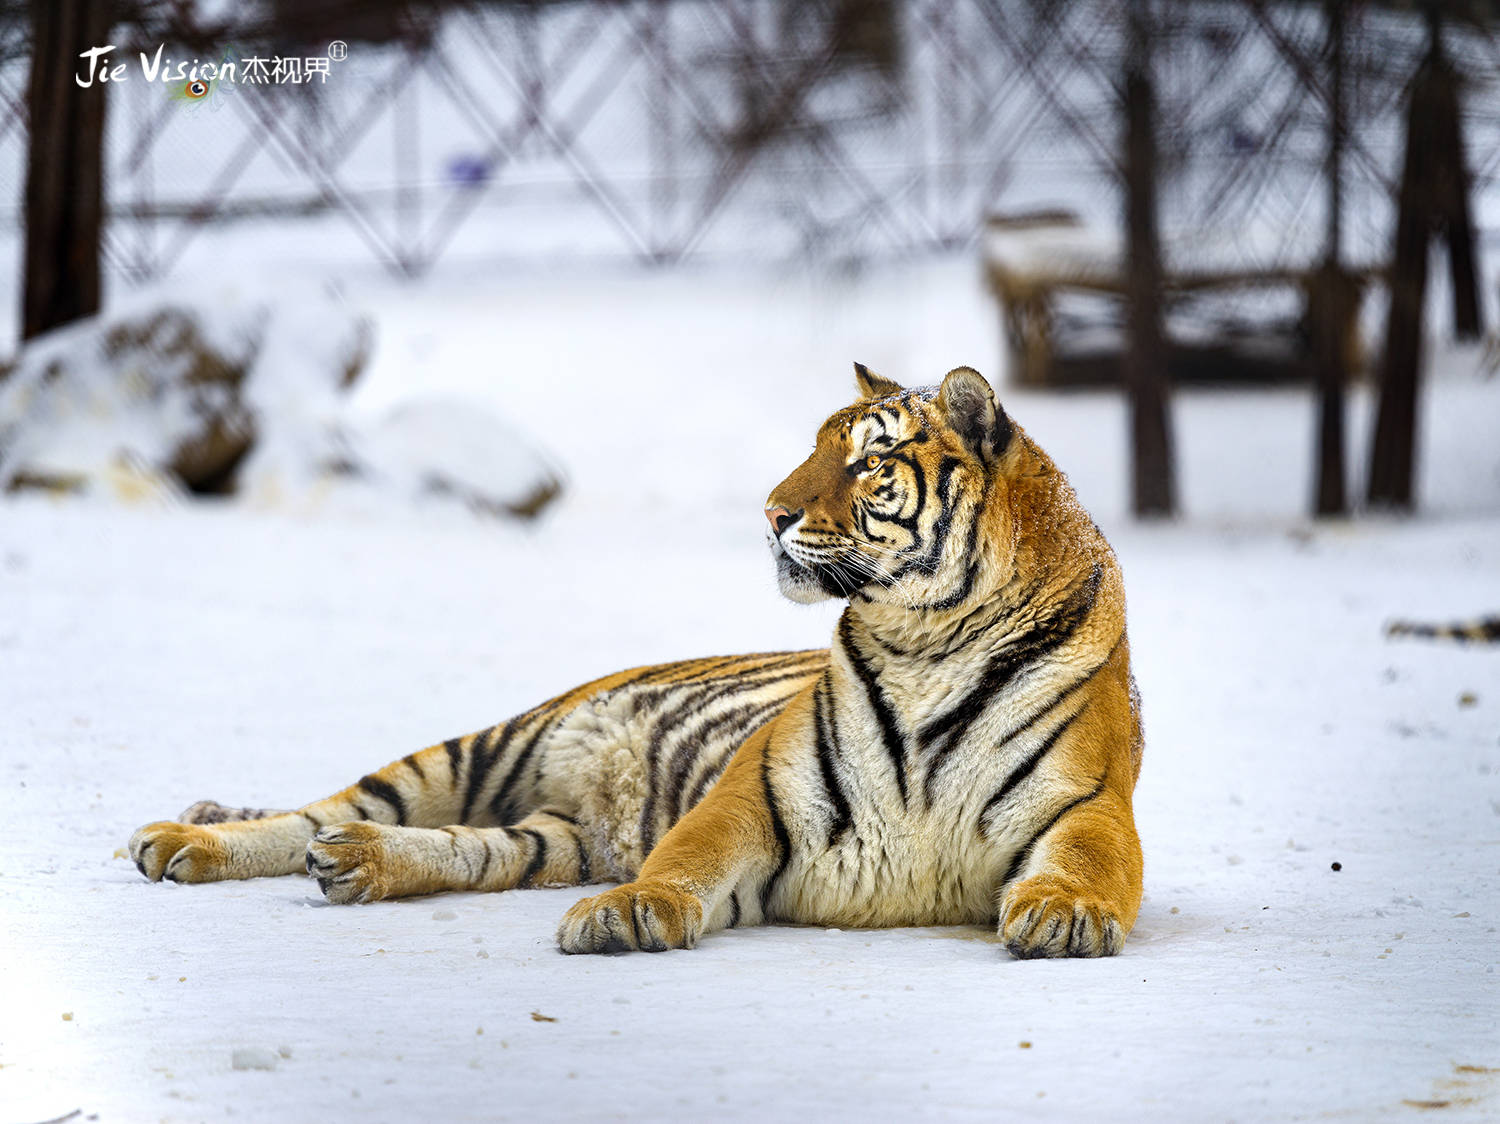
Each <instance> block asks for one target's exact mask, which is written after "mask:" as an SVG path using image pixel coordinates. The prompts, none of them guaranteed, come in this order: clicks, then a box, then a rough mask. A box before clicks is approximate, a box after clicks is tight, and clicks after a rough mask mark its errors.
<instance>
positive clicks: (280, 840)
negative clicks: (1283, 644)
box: [129, 364, 1144, 958]
mask: <svg viewBox="0 0 1500 1124" xmlns="http://www.w3.org/2000/svg"><path fill="white" fill-rule="evenodd" d="M855 377H856V383H857V387H858V394H859V397H858V399H857V400H856V401H855V402H854V404H853V405H851V406H849V407H847V408H845V409H842V410H840V411H838V412H837V413H835V414H834V415H833V416H832V417H830V418H828V420H827V421H825V422H824V423H823V424H822V426H821V427H820V428H819V429H818V432H817V437H816V441H815V444H814V447H813V451H812V453H811V454H810V455H809V456H808V458H807V459H806V461H805V462H803V463H802V464H801V465H800V466H799V467H798V468H797V469H796V470H795V471H793V472H792V474H791V475H790V476H788V477H787V478H786V479H785V480H783V481H782V482H781V483H780V484H778V485H777V486H776V487H775V489H773V490H772V492H771V494H770V497H769V499H768V501H767V503H766V506H765V516H766V520H767V524H768V525H767V527H766V530H765V533H766V538H767V544H768V546H769V549H770V553H771V555H772V557H773V559H774V562H775V568H776V578H777V584H778V586H779V589H780V591H781V592H782V593H783V594H784V595H785V596H786V597H788V598H790V599H791V600H793V601H796V602H804V603H811V602H817V601H823V600H828V599H835V600H837V601H841V602H844V603H845V605H844V608H843V609H842V611H841V613H840V615H839V617H838V622H837V625H836V627H835V628H834V631H833V636H832V638H831V641H830V644H829V647H828V648H826V649H816V650H810V651H792V652H777V653H761V654H756V655H742V656H721V657H715V658H710V659H698V660H688V661H684V662H678V663H668V664H661V665H655V666H649V667H640V668H636V669H633V670H629V671H623V672H619V673H617V674H613V675H608V676H606V677H604V678H602V679H598V680H595V681H594V682H591V683H588V684H586V685H584V686H582V687H578V688H576V689H575V690H572V691H569V692H567V693H565V694H562V695H559V696H557V697H556V698H553V699H551V700H549V701H547V702H544V703H542V704H541V705H540V706H537V707H535V708H534V709H532V710H528V711H526V712H525V713H523V714H520V715H517V716H515V717H513V718H510V719H509V720H507V721H504V722H501V723H498V724H496V725H494V726H490V727H488V728H486V729H483V730H480V731H478V732H477V733H472V734H469V735H467V736H464V737H459V738H454V739H451V740H448V741H445V742H441V743H439V744H437V745H433V746H430V747H428V748H426V749H423V750H421V751H419V752H416V753H413V754H409V755H408V756H406V757H403V758H401V759H400V760H398V761H395V762H393V763H391V764H389V765H387V766H385V767H384V768H382V769H379V770H377V771H376V772H373V773H370V774H369V775H367V776H365V777H363V778H361V779H360V780H359V781H357V782H356V783H355V784H353V785H351V786H350V787H348V788H346V789H344V790H343V791H342V792H339V793H338V794H336V795H334V796H331V797H328V798H327V799H324V800H319V801H317V802H315V803H312V804H308V805H307V806H305V807H303V808H300V809H297V810H294V811H286V812H276V811H264V810H259V809H236V808H225V807H223V806H221V805H218V804H215V803H213V802H211V801H209V802H202V803H200V804H198V805H194V806H193V808H190V809H189V810H188V812H187V813H186V814H184V815H183V816H182V817H181V818H180V819H179V820H177V821H163V822H157V823H152V824H148V825H146V826H145V827H142V828H141V829H139V830H138V831H136V832H135V834H134V835H133V836H132V837H131V839H130V843H129V855H130V857H131V858H132V859H133V860H134V861H135V864H136V866H137V867H138V868H139V869H140V871H141V873H142V874H144V875H145V877H146V878H148V879H150V880H152V881H157V880H160V879H163V878H165V879H169V880H171V881H174V882H208V881H214V880H219V879H233V878H251V877H256V876H262V875H281V874H292V873H299V872H301V871H303V870H304V869H305V870H306V872H307V873H308V874H310V875H312V877H314V878H315V879H316V880H317V883H318V886H319V888H320V889H321V891H322V893H323V894H324V895H325V896H326V897H327V899H328V900H329V901H331V902H335V903H358V902H373V901H379V900H382V899H389V898H401V897H409V896H413V895H420V894H432V893H437V892H441V891H455V890H477V891H498V890H509V889H512V888H516V887H531V886H586V885H590V884H593V883H598V882H607V883H617V885H615V886H613V888H608V889H604V890H603V891H602V892H600V893H596V894H594V895H592V896H589V897H586V898H584V899H582V900H580V901H579V902H578V903H577V904H575V905H574V906H572V908H570V909H569V910H567V912H566V913H565V914H564V916H563V917H562V920H561V923H560V925H559V926H558V929H557V933H556V940H557V944H558V946H559V947H560V948H561V950H562V951H563V952H566V953H609V952H624V951H634V950H643V951H653V952H656V951H662V950H665V949H687V948H693V947H695V946H696V945H697V944H698V943H699V942H700V941H701V940H702V939H703V938H704V937H706V936H708V935H710V934H714V933H718V932H719V931H721V930H725V929H734V928H738V927H743V926H750V925H758V924H771V923H785V924H802V925H817V926H824V927H836V928H858V927H896V926H942V925H984V926H990V927H993V928H994V930H995V931H996V932H997V934H998V942H997V943H1002V944H1003V945H1004V946H1005V948H1006V949H1007V950H1008V952H1009V953H1010V954H1011V955H1012V956H1015V957H1018V958H1035V957H1063V956H1076V957H1092V956H1107V955H1114V954H1117V953H1119V952H1120V951H1121V949H1122V947H1123V945H1124V941H1125V938H1126V936H1127V934H1128V933H1129V932H1130V930H1131V929H1132V927H1133V926H1134V924H1135V920H1136V916H1137V913H1138V911H1139V909H1140V902H1141V893H1142V876H1143V859H1142V852H1141V844H1140V839H1139V837H1138V834H1137V831H1136V826H1135V820H1134V813H1133V809H1132V799H1133V793H1134V789H1135V784H1136V781H1137V779H1138V778H1139V776H1140V768H1141V757H1142V751H1143V745H1144V742H1143V737H1142V729H1141V716H1140V698H1139V694H1138V692H1137V690H1136V684H1135V679H1134V676H1133V675H1132V673H1131V667H1130V654H1129V645H1128V643H1127V639H1126V630H1125V597H1124V587H1123V578H1122V574H1121V570H1120V566H1119V564H1118V562H1117V560H1116V558H1115V555H1114V552H1113V551H1112V549H1111V548H1110V546H1109V544H1108V543H1107V542H1106V541H1105V538H1104V536H1103V534H1102V533H1101V532H1100V531H1099V529H1098V527H1097V526H1096V524H1095V523H1094V522H1093V521H1092V520H1091V519H1090V517H1089V516H1088V514H1087V513H1086V512H1085V510H1084V508H1083V507H1082V506H1081V505H1080V503H1079V501H1078V499H1077V496H1076V495H1075V493H1074V491H1073V489H1072V487H1071V485H1070V484H1069V483H1068V480H1067V478H1066V477H1065V476H1064V475H1063V473H1062V472H1060V471H1059V470H1058V469H1057V468H1056V466H1055V465H1054V464H1053V462H1052V460H1051V459H1050V458H1049V457H1048V456H1047V454H1046V453H1044V452H1043V451H1042V449H1041V448H1040V447H1039V446H1038V445H1037V444H1036V443H1035V442H1034V441H1033V440H1032V439H1031V438H1030V437H1028V436H1027V434H1026V433H1025V431H1024V430H1023V429H1022V428H1021V427H1020V426H1019V425H1018V424H1016V423H1015V422H1014V421H1013V420H1012V419H1011V418H1010V416H1009V415H1008V414H1007V413H1006V411H1005V410H1004V409H1003V408H1002V407H1001V405H1000V404H999V402H998V400H997V398H996V396H995V393H994V391H993V389H992V388H991V386H990V384H989V383H988V382H987V381H986V380H985V378H984V377H983V376H982V375H980V374H979V373H978V372H977V371H975V370H974V369H973V368H970V367H957V368H954V369H953V370H951V371H949V372H948V373H947V375H946V376H945V377H944V378H943V379H942V380H941V382H940V383H939V384H938V385H934V386H926V387H919V388H911V389H908V388H904V387H902V386H901V385H899V384H898V383H896V382H894V381H892V380H890V379H888V378H886V377H884V376H882V375H879V374H876V373H875V372H873V371H871V370H870V369H869V368H867V367H865V366H863V365H861V364H855Z"/></svg>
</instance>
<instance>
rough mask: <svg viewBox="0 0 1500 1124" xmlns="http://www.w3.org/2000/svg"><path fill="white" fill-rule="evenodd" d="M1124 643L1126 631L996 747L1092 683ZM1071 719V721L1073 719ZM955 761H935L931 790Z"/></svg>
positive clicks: (929, 778) (949, 758) (930, 775)
mask: <svg viewBox="0 0 1500 1124" xmlns="http://www.w3.org/2000/svg"><path fill="white" fill-rule="evenodd" d="M1123 643H1125V633H1124V632H1121V633H1120V638H1119V639H1118V640H1116V641H1115V646H1114V647H1113V648H1111V649H1110V650H1109V655H1107V656H1105V657H1104V658H1103V659H1102V660H1100V661H1099V662H1098V663H1096V664H1095V665H1094V666H1093V667H1091V668H1089V669H1088V671H1086V672H1084V673H1083V674H1082V675H1080V676H1079V677H1078V678H1077V679H1075V680H1073V682H1071V683H1069V684H1068V685H1067V686H1066V687H1064V688H1063V689H1062V690H1061V691H1059V692H1058V693H1057V694H1055V695H1053V696H1052V698H1050V699H1048V700H1047V701H1046V702H1045V703H1043V704H1042V705H1041V706H1039V707H1037V708H1036V709H1035V710H1034V711H1032V712H1031V713H1030V714H1029V715H1027V716H1026V717H1025V718H1024V719H1022V720H1021V722H1020V723H1019V724H1018V725H1015V726H1012V727H1011V728H1010V729H1009V730H1007V731H1006V732H1005V733H1003V734H1001V735H1000V736H999V737H998V738H996V739H995V745H996V747H997V748H1003V747H1004V746H1006V745H1008V744H1009V743H1010V742H1012V741H1014V740H1015V739H1016V738H1018V737H1020V736H1021V735H1022V734H1024V733H1026V731H1027V730H1029V729H1031V727H1032V726H1034V725H1036V724H1037V723H1038V722H1040V721H1041V720H1042V719H1043V718H1045V717H1047V715H1049V714H1051V713H1052V712H1053V711H1054V710H1056V709H1057V708H1058V707H1059V706H1061V705H1062V704H1063V703H1065V702H1067V701H1068V699H1070V698H1072V697H1073V696H1074V695H1075V694H1077V693H1078V692H1079V691H1080V690H1082V689H1083V688H1084V687H1085V686H1087V685H1088V684H1089V683H1092V682H1093V681H1094V678H1095V677H1096V676H1097V675H1098V674H1099V673H1100V672H1101V671H1103V670H1104V669H1105V668H1106V667H1108V666H1109V665H1110V664H1112V663H1113V662H1114V659H1115V656H1116V655H1117V654H1118V653H1119V651H1120V645H1121V644H1123ZM1086 706H1087V704H1085V707H1086ZM1082 709H1083V708H1080V710H1082ZM1074 717H1077V715H1075V716H1074ZM1069 721H1071V719H1070V720H1069ZM953 761H954V758H953V757H952V756H951V755H950V756H946V757H943V758H941V759H940V760H937V761H934V762H933V766H932V769H931V770H930V771H929V772H928V774H927V786H928V788H929V790H930V788H931V786H932V785H933V784H934V783H935V778H936V776H937V773H938V771H939V770H941V769H942V768H943V767H944V766H946V765H948V764H951V763H952V762H953Z"/></svg>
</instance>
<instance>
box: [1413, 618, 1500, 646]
mask: <svg viewBox="0 0 1500 1124" xmlns="http://www.w3.org/2000/svg"><path fill="white" fill-rule="evenodd" d="M1385 634H1386V635H1387V636H1414V637H1417V638H1419V639H1422V640H1456V641H1458V642H1459V643H1460V644H1495V643H1500V616H1492V617H1479V618H1477V619H1475V620H1472V621H1457V622H1454V623H1450V624H1430V623H1428V622H1426V621H1392V622H1391V623H1390V624H1388V625H1386V628H1385Z"/></svg>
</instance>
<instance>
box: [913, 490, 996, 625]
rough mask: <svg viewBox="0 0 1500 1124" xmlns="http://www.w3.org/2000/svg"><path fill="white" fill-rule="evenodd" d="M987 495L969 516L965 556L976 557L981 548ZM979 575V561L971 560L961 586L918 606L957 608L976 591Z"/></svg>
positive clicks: (941, 609) (921, 607) (926, 607)
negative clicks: (938, 598)
mask: <svg viewBox="0 0 1500 1124" xmlns="http://www.w3.org/2000/svg"><path fill="white" fill-rule="evenodd" d="M986 500H987V497H985V496H981V497H980V498H979V503H978V504H977V505H975V508H974V511H973V513H972V514H971V515H970V516H969V540H968V543H967V545H966V546H965V547H964V557H965V558H971V559H972V558H975V557H976V556H977V553H978V549H979V524H980V522H981V521H982V520H983V519H984V509H985V503H986ZM978 577H979V563H978V562H970V563H969V564H968V566H967V567H965V569H964V580H963V582H962V584H960V585H959V587H958V588H957V589H956V590H954V591H953V592H952V593H950V594H949V595H948V596H947V597H944V598H942V599H941V600H938V601H933V602H931V603H930V604H927V605H920V606H918V608H919V609H930V610H938V611H943V610H947V609H953V608H957V607H958V606H959V605H962V604H963V603H964V602H965V601H967V600H968V599H969V594H971V593H972V592H974V582H975V580H976V579H977V578H978Z"/></svg>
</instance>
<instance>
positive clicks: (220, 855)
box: [126, 820, 233, 882]
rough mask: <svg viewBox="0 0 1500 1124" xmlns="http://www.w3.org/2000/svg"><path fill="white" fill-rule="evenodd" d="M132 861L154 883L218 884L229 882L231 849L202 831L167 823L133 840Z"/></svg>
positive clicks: (151, 827)
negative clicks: (224, 880)
mask: <svg viewBox="0 0 1500 1124" xmlns="http://www.w3.org/2000/svg"><path fill="white" fill-rule="evenodd" d="M126 849H127V851H128V852H129V854H130V861H131V862H133V863H135V868H136V869H137V870H139V871H140V872H141V873H142V874H144V875H145V876H146V877H147V878H149V879H150V880H151V881H152V882H160V881H161V880H162V879H163V878H165V879H166V880H167V881H168V882H217V881H219V880H220V879H224V878H230V877H233V875H232V874H231V873H230V871H229V849H228V848H227V847H226V846H224V842H223V840H221V839H219V838H218V837H217V836H215V835H214V834H213V832H211V831H208V830H206V829H204V828H202V827H197V826H194V825H192V824H182V823H175V822H172V821H170V820H164V821H161V822H159V823H148V824H147V825H146V826H145V827H143V828H141V829H139V830H138V831H137V832H136V833H135V834H134V835H132V836H131V837H130V843H129V844H128V846H127V848H126Z"/></svg>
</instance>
